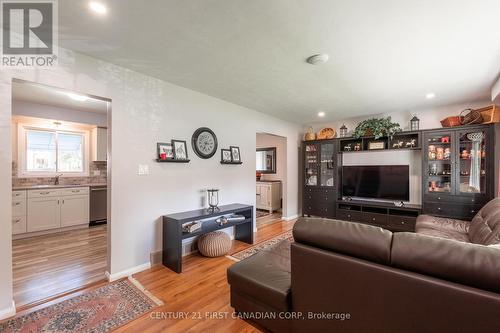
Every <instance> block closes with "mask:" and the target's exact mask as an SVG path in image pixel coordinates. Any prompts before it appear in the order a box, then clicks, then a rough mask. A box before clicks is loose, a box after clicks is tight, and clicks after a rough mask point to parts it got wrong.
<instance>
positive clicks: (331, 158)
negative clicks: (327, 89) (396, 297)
mask: <svg viewBox="0 0 500 333" xmlns="http://www.w3.org/2000/svg"><path fill="white" fill-rule="evenodd" d="M494 135H495V133H494V127H493V125H491V124H488V125H470V126H460V127H451V128H439V129H429V130H421V131H412V132H400V133H397V134H396V135H394V137H393V138H392V139H390V138H387V137H385V138H380V139H377V140H375V139H374V137H371V136H366V137H362V138H359V139H358V138H353V137H346V138H335V139H328V140H314V141H304V142H303V144H302V151H303V161H304V169H303V200H302V203H303V204H302V212H303V215H307V216H319V217H326V218H336V219H339V220H344V221H353V222H361V223H367V224H372V225H376V226H380V227H383V228H386V229H389V230H392V231H414V229H415V221H416V218H417V216H418V215H419V214H430V215H435V216H441V217H450V218H458V219H463V220H470V219H472V217H473V216H474V215H475V214H476V213H477V211H478V210H479V209H481V207H482V206H484V205H485V204H486V203H487V202H488V201H489V200H491V199H493V197H494V156H493V155H494V141H495V138H494ZM374 143H375V144H374ZM374 147H376V148H379V149H369V148H374ZM478 147H479V148H478ZM474 148H476V149H474ZM381 150H385V151H387V150H390V151H396V150H421V151H422V153H421V155H422V161H421V163H422V174H421V178H422V199H421V202H422V205H416V204H405V205H404V206H403V207H399V206H396V205H395V204H394V203H392V202H378V201H372V200H350V199H346V198H344V199H343V198H342V184H341V181H342V165H343V155H344V154H358V153H360V152H375V151H381ZM474 151H476V155H477V156H476V155H474V154H475V153H474ZM479 155H480V156H479ZM419 163H420V162H419ZM473 164H474V165H473ZM473 172H474V174H477V173H479V174H478V175H477V176H476V177H472V176H471V174H473ZM473 178H474V179H473ZM473 185H475V187H474V186H473ZM477 188H479V190H477Z"/></svg>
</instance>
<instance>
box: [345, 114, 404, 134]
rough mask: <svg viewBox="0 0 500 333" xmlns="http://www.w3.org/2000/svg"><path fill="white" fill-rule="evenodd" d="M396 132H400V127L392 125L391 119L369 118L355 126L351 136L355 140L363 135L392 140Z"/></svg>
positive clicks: (396, 124) (395, 124)
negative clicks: (386, 137) (385, 137)
mask: <svg viewBox="0 0 500 333" xmlns="http://www.w3.org/2000/svg"><path fill="white" fill-rule="evenodd" d="M397 132H401V127H400V126H399V124H398V123H393V122H392V121H391V117H387V118H381V119H377V118H371V119H367V120H364V121H362V122H360V123H359V124H358V126H356V129H355V130H354V132H353V133H352V136H353V137H355V138H357V139H359V138H360V137H362V136H365V135H373V136H374V137H375V139H380V138H382V137H384V136H388V137H389V138H391V139H392V137H393V136H394V134H395V133H397Z"/></svg>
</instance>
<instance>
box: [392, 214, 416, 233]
mask: <svg viewBox="0 0 500 333" xmlns="http://www.w3.org/2000/svg"><path fill="white" fill-rule="evenodd" d="M416 221H417V219H416V218H415V217H409V216H395V215H389V226H391V227H396V228H398V229H408V230H415V222H416Z"/></svg>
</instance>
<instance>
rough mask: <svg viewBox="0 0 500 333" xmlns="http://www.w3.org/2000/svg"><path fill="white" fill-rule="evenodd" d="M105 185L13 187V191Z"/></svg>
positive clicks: (98, 184)
mask: <svg viewBox="0 0 500 333" xmlns="http://www.w3.org/2000/svg"><path fill="white" fill-rule="evenodd" d="M106 185H107V184H106V183H92V184H59V185H23V186H13V187H12V190H13V191H19V190H40V189H51V188H69V187H93V186H106Z"/></svg>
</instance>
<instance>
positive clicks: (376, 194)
mask: <svg viewBox="0 0 500 333" xmlns="http://www.w3.org/2000/svg"><path fill="white" fill-rule="evenodd" d="M342 196H344V197H359V198H370V199H382V200H398V201H409V200H410V168H409V166H408V165H364V166H344V167H342Z"/></svg>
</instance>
